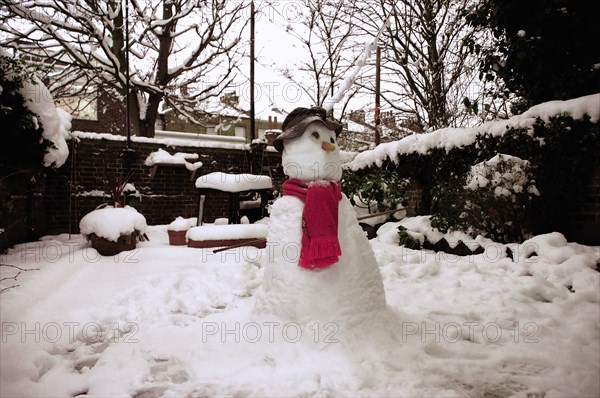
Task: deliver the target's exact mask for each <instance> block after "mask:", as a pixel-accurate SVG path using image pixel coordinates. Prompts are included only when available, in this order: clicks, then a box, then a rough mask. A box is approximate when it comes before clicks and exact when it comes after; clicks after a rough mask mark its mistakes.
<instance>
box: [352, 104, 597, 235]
mask: <svg viewBox="0 0 600 398" xmlns="http://www.w3.org/2000/svg"><path fill="white" fill-rule="evenodd" d="M598 153H600V125H599V124H598V123H596V122H594V123H593V122H591V121H590V118H589V117H588V116H587V115H586V116H584V117H583V118H582V119H573V118H572V117H571V116H569V115H567V114H562V115H558V116H556V117H552V118H550V119H549V120H548V121H544V120H541V119H538V120H537V121H536V122H535V123H534V124H533V125H532V126H531V127H529V128H524V127H519V128H516V127H513V128H509V129H508V130H507V131H506V133H505V134H503V135H500V136H498V135H496V136H492V135H491V134H480V135H479V136H478V137H477V139H476V141H475V142H474V143H473V144H471V145H465V146H463V147H459V148H452V149H451V150H449V151H446V150H445V149H444V148H434V149H432V150H430V151H429V152H428V153H427V154H421V153H408V154H401V155H399V156H398V159H397V160H396V162H392V161H391V160H389V159H388V160H386V161H384V162H383V164H382V167H381V169H379V168H376V167H371V168H367V169H364V170H359V171H357V172H356V174H357V175H360V176H361V178H362V179H365V180H369V179H373V181H378V179H379V178H380V177H379V176H378V174H379V173H390V172H392V171H394V172H395V173H396V174H398V177H397V178H398V179H399V180H401V179H404V178H410V179H414V180H415V181H417V182H418V183H419V185H420V186H421V187H422V188H423V204H424V206H423V209H424V212H425V214H427V213H428V214H431V215H432V226H434V227H436V228H438V229H439V230H440V231H442V232H447V231H449V230H458V231H463V232H465V233H473V232H475V231H478V232H480V233H482V234H483V235H486V236H488V237H490V238H492V239H497V240H499V241H503V242H509V241H520V240H522V238H523V237H524V236H526V235H528V234H530V233H533V234H539V233H546V232H552V231H564V230H565V226H566V225H567V224H568V222H569V219H570V210H571V209H572V208H575V207H576V206H577V205H578V203H579V201H580V200H581V199H582V196H583V189H584V187H585V184H586V182H587V181H588V178H589V176H590V173H591V171H592V169H593V167H594V164H596V165H597V164H598V161H597V160H596V158H597V154H598ZM497 154H505V155H510V156H515V157H518V158H520V159H523V160H526V161H528V166H527V169H528V171H527V175H528V178H529V180H528V181H529V183H530V184H533V186H535V187H536V189H537V191H538V192H539V196H537V195H535V194H532V193H530V192H527V191H526V189H525V190H524V191H522V192H519V193H518V194H519V195H518V196H517V197H516V198H515V202H512V200H513V199H512V196H511V198H510V199H508V198H504V199H503V198H502V197H495V195H494V194H493V192H491V193H490V192H485V193H484V191H485V190H476V191H473V190H469V189H465V187H464V186H465V185H466V184H465V182H466V180H465V179H466V176H467V175H468V173H469V171H470V170H471V168H472V167H473V166H474V165H476V164H478V163H481V162H484V161H487V160H489V159H492V158H493V157H494V156H496V155H497ZM505 166H506V167H508V165H505ZM382 170H384V171H382ZM494 190H495V187H494ZM515 194H517V192H515ZM492 195H493V196H494V197H492ZM509 200H510V202H509ZM503 201H504V202H503ZM486 203H488V204H486ZM511 206H514V207H515V208H514V212H512V210H511V209H510V207H511ZM511 212H512V213H511ZM501 224H502V225H504V226H503V227H501V228H500V227H499V226H500V225H501ZM484 232H485V233H484Z"/></svg>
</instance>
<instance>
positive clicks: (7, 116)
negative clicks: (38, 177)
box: [0, 55, 52, 170]
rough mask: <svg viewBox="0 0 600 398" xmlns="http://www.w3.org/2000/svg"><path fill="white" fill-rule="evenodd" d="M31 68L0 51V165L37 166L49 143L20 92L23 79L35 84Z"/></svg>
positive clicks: (40, 163)
mask: <svg viewBox="0 0 600 398" xmlns="http://www.w3.org/2000/svg"><path fill="white" fill-rule="evenodd" d="M34 72H35V71H34V70H32V69H31V68H29V67H27V66H26V65H25V64H24V62H23V61H21V60H19V59H14V58H11V57H8V56H4V55H0V126H2V132H1V133H0V159H2V160H1V163H0V166H3V167H7V168H9V169H13V170H19V169H38V168H41V166H42V165H43V164H44V162H43V159H44V154H45V153H46V150H47V149H48V148H49V147H51V146H52V143H51V142H50V141H49V140H47V139H45V138H43V137H42V133H43V131H44V129H43V126H42V125H41V123H40V121H39V118H38V117H37V116H36V115H35V114H34V113H33V112H31V111H30V110H29V109H28V108H27V107H26V106H25V98H24V97H23V95H22V94H21V90H22V88H23V82H24V81H28V82H30V83H32V84H36V80H35V79H34Z"/></svg>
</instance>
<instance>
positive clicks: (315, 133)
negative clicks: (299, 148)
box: [312, 131, 320, 139]
mask: <svg viewBox="0 0 600 398" xmlns="http://www.w3.org/2000/svg"><path fill="white" fill-rule="evenodd" d="M312 136H313V137H315V138H316V139H319V137H320V135H319V133H318V132H316V131H313V133H312Z"/></svg>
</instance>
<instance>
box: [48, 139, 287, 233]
mask: <svg viewBox="0 0 600 398" xmlns="http://www.w3.org/2000/svg"><path fill="white" fill-rule="evenodd" d="M124 148H125V142H124V141H115V140H107V139H100V140H98V139H87V138H82V139H80V140H79V141H78V142H75V141H72V142H71V144H70V155H69V159H68V160H67V162H66V163H65V165H64V166H63V167H61V168H60V169H59V170H55V171H50V172H49V173H48V176H47V179H46V188H45V192H44V206H45V207H44V208H45V224H46V225H45V231H44V233H46V234H55V233H63V232H69V231H70V232H72V233H77V232H78V224H79V220H81V218H82V217H83V216H84V215H85V214H86V213H88V212H90V211H91V210H93V209H95V208H96V207H97V206H98V205H100V204H102V203H105V202H108V201H109V198H107V197H104V196H103V194H102V191H103V189H104V186H103V184H102V182H101V181H100V180H99V179H100V178H101V177H103V176H110V175H115V176H119V177H121V178H123V176H124V175H125V174H126V167H125V163H126V159H124V157H123V156H122V154H123V149H124ZM159 148H162V149H164V150H166V151H168V152H170V153H171V154H173V153H175V152H186V153H197V154H198V155H199V160H200V161H202V163H203V166H202V167H201V168H200V169H198V170H197V172H196V178H197V177H199V176H201V175H203V174H207V173H210V172H214V171H222V172H228V173H248V172H251V171H252V172H253V173H254V174H268V170H267V169H268V166H269V165H271V166H273V167H275V166H278V165H279V163H280V156H279V154H278V153H273V152H265V153H264V156H263V153H262V152H258V153H254V154H252V153H251V151H249V150H240V149H222V148H198V147H188V146H167V145H165V144H161V143H156V142H135V141H134V142H132V143H131V149H133V151H134V156H133V161H132V163H131V164H132V166H131V169H132V170H133V175H132V177H131V178H130V180H129V182H131V183H132V184H133V185H134V186H135V187H136V189H137V190H138V191H139V192H140V195H139V196H133V197H130V198H129V202H130V203H131V205H132V206H134V207H135V208H136V209H137V210H138V211H139V212H140V213H142V214H143V215H144V217H146V220H147V222H148V225H158V224H168V223H170V222H171V221H173V220H174V219H175V218H176V217H177V216H183V217H195V216H197V212H198V202H199V193H198V190H197V189H196V187H195V179H194V180H193V181H191V180H190V172H189V171H188V170H187V169H185V168H183V167H173V166H159V167H158V169H157V171H156V174H155V176H154V178H150V167H148V166H144V164H143V163H144V161H145V159H146V157H147V156H148V155H149V154H150V153H151V152H154V151H156V150H158V149H159ZM261 168H262V169H263V170H260V169H261ZM227 210H228V196H227V194H225V193H219V194H217V195H212V196H210V197H207V199H206V204H205V213H204V214H205V217H204V220H205V221H207V222H211V221H213V220H214V219H215V218H217V217H226V216H227Z"/></svg>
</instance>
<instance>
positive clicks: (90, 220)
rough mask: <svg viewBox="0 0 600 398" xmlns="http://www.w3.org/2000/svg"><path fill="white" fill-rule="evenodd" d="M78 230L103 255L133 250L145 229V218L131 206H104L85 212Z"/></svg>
mask: <svg viewBox="0 0 600 398" xmlns="http://www.w3.org/2000/svg"><path fill="white" fill-rule="evenodd" d="M79 230H80V231H81V233H82V234H83V235H85V236H86V237H87V239H88V240H90V242H91V243H92V247H93V248H94V249H96V250H97V251H98V253H100V254H101V255H103V256H114V255H116V254H118V253H120V252H122V251H126V250H133V249H135V248H136V246H137V241H138V239H140V238H141V237H142V236H143V235H144V233H145V231H146V218H145V217H144V216H143V215H141V214H140V213H138V212H137V210H135V209H134V208H133V207H130V206H125V207H104V208H102V209H96V210H94V211H92V212H90V213H88V214H86V215H85V216H84V217H83V218H82V219H81V221H80V222H79Z"/></svg>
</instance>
